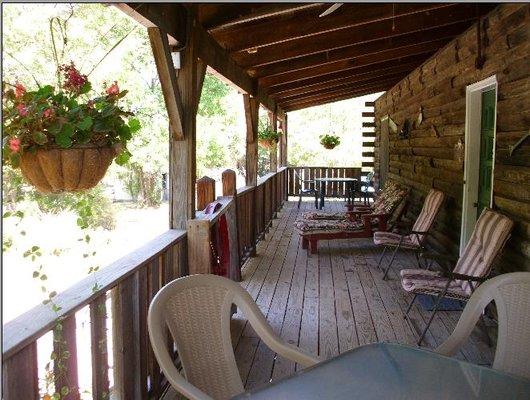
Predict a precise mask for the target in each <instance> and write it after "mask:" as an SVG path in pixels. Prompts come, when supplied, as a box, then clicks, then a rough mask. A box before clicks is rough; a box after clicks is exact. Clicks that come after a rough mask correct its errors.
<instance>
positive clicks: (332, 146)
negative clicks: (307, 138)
mask: <svg viewBox="0 0 530 400" xmlns="http://www.w3.org/2000/svg"><path fill="white" fill-rule="evenodd" d="M322 146H324V148H326V149H328V150H333V149H334V148H335V147H337V145H336V144H323V145H322Z"/></svg>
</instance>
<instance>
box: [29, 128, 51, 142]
mask: <svg viewBox="0 0 530 400" xmlns="http://www.w3.org/2000/svg"><path fill="white" fill-rule="evenodd" d="M31 138H32V139H33V141H34V142H35V143H37V144H41V145H42V144H45V143H48V137H47V136H46V135H45V134H44V132H40V131H37V132H33V134H32V135H31Z"/></svg>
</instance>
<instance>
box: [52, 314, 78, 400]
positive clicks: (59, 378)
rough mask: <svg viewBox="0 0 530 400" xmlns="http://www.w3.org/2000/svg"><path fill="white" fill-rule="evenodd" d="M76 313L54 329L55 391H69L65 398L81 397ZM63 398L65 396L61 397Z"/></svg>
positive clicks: (67, 399)
mask: <svg viewBox="0 0 530 400" xmlns="http://www.w3.org/2000/svg"><path fill="white" fill-rule="evenodd" d="M75 332H76V326H75V314H72V315H71V316H70V317H68V318H66V319H64V320H63V321H62V322H61V323H60V324H59V325H57V327H56V328H55V329H54V331H53V351H54V353H55V357H56V358H55V360H54V368H53V370H54V375H55V391H56V392H57V393H62V394H64V393H68V394H67V395H66V396H65V397H64V399H66V400H78V399H79V379H78V374H77V344H76V336H75ZM61 398H63V397H61Z"/></svg>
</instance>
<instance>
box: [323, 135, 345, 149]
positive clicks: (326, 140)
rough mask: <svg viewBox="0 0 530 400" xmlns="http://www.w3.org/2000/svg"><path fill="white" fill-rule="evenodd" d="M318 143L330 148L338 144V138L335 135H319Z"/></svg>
mask: <svg viewBox="0 0 530 400" xmlns="http://www.w3.org/2000/svg"><path fill="white" fill-rule="evenodd" d="M320 144H321V145H322V146H324V148H326V149H328V150H331V149H334V148H335V147H337V146H338V145H339V144H340V138H339V137H338V136H335V135H321V136H320Z"/></svg>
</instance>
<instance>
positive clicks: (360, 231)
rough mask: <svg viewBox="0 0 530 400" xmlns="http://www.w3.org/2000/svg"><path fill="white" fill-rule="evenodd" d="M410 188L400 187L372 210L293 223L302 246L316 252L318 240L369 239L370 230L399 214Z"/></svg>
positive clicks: (393, 220)
mask: <svg viewBox="0 0 530 400" xmlns="http://www.w3.org/2000/svg"><path fill="white" fill-rule="evenodd" d="M409 192H410V189H408V188H405V187H402V186H401V187H400V189H399V190H396V191H394V192H393V193H392V194H391V195H389V196H388V197H386V200H385V201H384V202H379V204H378V205H377V207H376V208H375V209H371V210H370V211H368V210H359V211H351V212H348V214H347V218H346V219H316V220H310V219H304V218H303V216H302V217H301V218H299V219H297V220H296V221H295V223H294V228H295V230H296V231H298V233H299V234H300V235H301V236H302V248H304V249H307V248H309V250H310V251H311V253H313V254H314V253H316V252H317V248H318V241H319V240H331V239H351V238H370V237H372V236H373V234H374V232H375V231H377V230H379V231H386V230H388V229H389V227H392V226H393V224H394V223H396V222H397V221H399V220H400V218H401V216H402V215H403V213H404V211H405V208H406V204H407V197H408V193H409Z"/></svg>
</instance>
